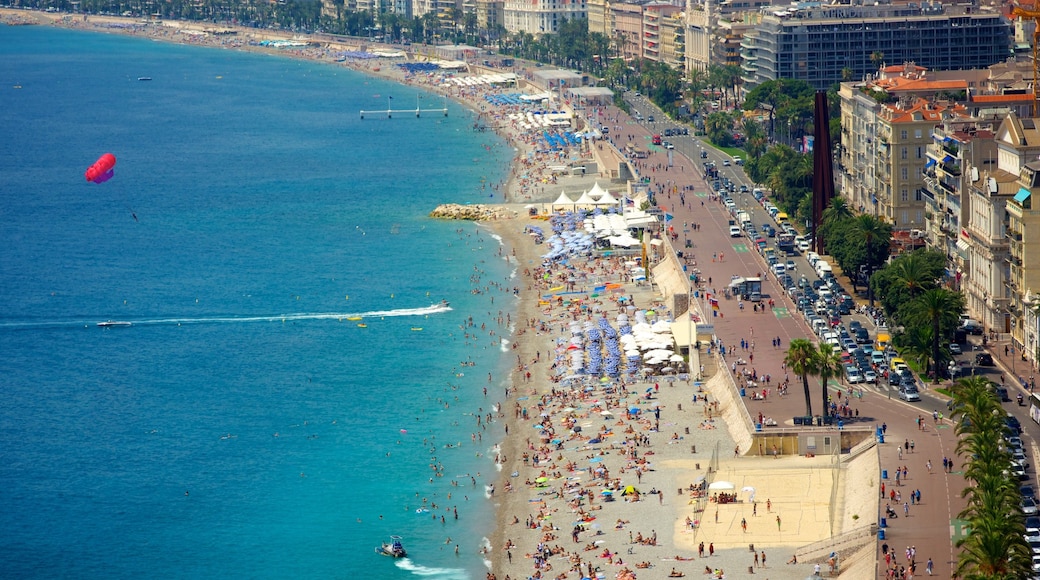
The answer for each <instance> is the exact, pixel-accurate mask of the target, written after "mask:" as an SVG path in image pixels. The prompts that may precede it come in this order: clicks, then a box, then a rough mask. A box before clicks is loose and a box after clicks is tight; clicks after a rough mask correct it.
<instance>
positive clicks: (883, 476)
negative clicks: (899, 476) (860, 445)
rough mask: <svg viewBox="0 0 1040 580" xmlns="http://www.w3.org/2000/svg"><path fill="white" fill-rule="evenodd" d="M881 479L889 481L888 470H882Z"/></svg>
mask: <svg viewBox="0 0 1040 580" xmlns="http://www.w3.org/2000/svg"><path fill="white" fill-rule="evenodd" d="M881 479H888V470H887V469H882V470H881Z"/></svg>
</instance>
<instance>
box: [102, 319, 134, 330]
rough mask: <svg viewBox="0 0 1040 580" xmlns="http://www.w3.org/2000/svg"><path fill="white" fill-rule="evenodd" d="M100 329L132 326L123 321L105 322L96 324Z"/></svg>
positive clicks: (130, 323)
mask: <svg viewBox="0 0 1040 580" xmlns="http://www.w3.org/2000/svg"><path fill="white" fill-rule="evenodd" d="M97 325H98V326H100V327H101V328H111V327H121V326H133V323H132V322H126V321H125V320H108V321H105V322H99V323H97Z"/></svg>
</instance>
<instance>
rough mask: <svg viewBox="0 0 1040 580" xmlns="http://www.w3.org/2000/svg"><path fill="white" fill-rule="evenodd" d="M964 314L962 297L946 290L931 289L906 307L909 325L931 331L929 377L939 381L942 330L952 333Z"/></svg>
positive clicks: (941, 356)
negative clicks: (925, 327)
mask: <svg viewBox="0 0 1040 580" xmlns="http://www.w3.org/2000/svg"><path fill="white" fill-rule="evenodd" d="M962 312H964V296H963V295H961V293H960V292H954V291H952V290H947V289H946V288H933V289H931V290H928V291H926V292H925V293H924V294H921V295H920V296H918V297H917V298H914V300H913V301H911V302H910V303H908V304H907V305H906V311H905V317H904V318H905V319H906V322H907V323H909V324H911V325H922V326H927V327H928V328H929V329H930V330H931V339H932V353H931V357H930V363H931V367H930V373H929V374H930V376H931V377H932V378H933V379H934V380H935V381H938V380H939V376H940V370H941V369H940V368H939V363H940V362H942V360H943V350H942V349H941V347H940V344H941V340H942V338H943V336H946V335H945V334H944V332H943V331H944V330H946V331H948V332H949V331H952V330H953V328H954V327H955V326H956V324H957V321H958V319H959V318H960V315H961V313H962Z"/></svg>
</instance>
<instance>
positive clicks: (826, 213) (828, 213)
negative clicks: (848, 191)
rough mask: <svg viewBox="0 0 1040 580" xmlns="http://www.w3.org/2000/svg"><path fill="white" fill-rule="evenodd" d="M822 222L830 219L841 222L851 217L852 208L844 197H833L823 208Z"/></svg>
mask: <svg viewBox="0 0 1040 580" xmlns="http://www.w3.org/2000/svg"><path fill="white" fill-rule="evenodd" d="M822 217H823V223H827V222H830V221H834V222H841V221H845V220H847V219H849V218H851V217H852V208H850V207H849V202H848V201H847V200H846V199H845V198H844V197H840V196H837V197H834V198H833V199H831V205H830V206H829V207H827V208H826V209H824V210H823V216H822Z"/></svg>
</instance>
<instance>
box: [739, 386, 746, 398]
mask: <svg viewBox="0 0 1040 580" xmlns="http://www.w3.org/2000/svg"><path fill="white" fill-rule="evenodd" d="M740 396H741V397H744V396H746V395H745V394H744V387H740Z"/></svg>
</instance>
